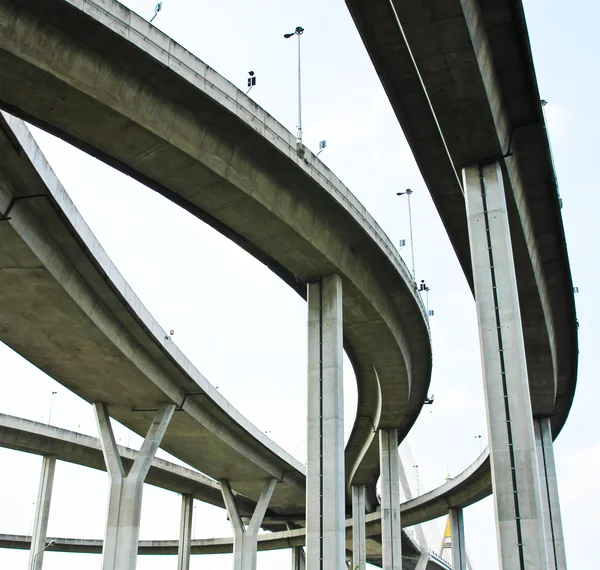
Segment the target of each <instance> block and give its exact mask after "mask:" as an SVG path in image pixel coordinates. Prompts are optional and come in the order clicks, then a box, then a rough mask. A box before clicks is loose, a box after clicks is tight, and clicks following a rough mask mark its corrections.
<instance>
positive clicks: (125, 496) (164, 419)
mask: <svg viewBox="0 0 600 570" xmlns="http://www.w3.org/2000/svg"><path fill="white" fill-rule="evenodd" d="M94 410H95V412H96V419H97V421H98V430H99V432H100V441H101V443H102V451H103V453H104V460H105V461H106V467H107V471H108V476H109V479H110V494H109V500H108V514H107V520H106V533H105V538H104V546H103V549H102V570H135V567H136V564H137V551H138V541H139V536H140V517H141V511H142V492H143V488H144V480H145V478H146V474H147V473H148V470H149V469H150V465H151V464H152V459H153V458H154V455H155V454H156V452H157V450H158V447H159V445H160V442H161V440H162V438H163V436H164V434H165V431H166V430H167V426H168V425H169V422H170V420H171V417H172V416H173V412H174V411H175V404H164V405H163V406H161V408H160V409H159V411H158V413H157V414H156V416H155V417H154V419H153V421H152V424H151V425H150V429H149V430H148V434H147V435H146V439H144V443H143V444H142V448H141V449H140V452H139V454H138V457H137V458H136V460H135V461H134V463H133V466H132V467H131V470H130V471H129V473H128V474H127V475H125V470H124V469H123V463H122V461H121V457H120V455H119V450H118V448H117V442H116V440H115V435H114V432H113V429H112V426H111V424H110V416H109V415H108V408H107V406H106V405H105V404H98V403H97V404H94Z"/></svg>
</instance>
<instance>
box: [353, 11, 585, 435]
mask: <svg viewBox="0 0 600 570" xmlns="http://www.w3.org/2000/svg"><path fill="white" fill-rule="evenodd" d="M346 4H347V6H348V9H349V10H350V13H351V15H352V17H353V19H354V22H355V24H356V27H357V29H358V31H359V33H360V35H361V37H362V39H363V42H364V44H365V47H366V48H367V51H368V53H369V55H370V57H371V60H372V62H373V65H374V66H375V69H376V71H377V73H378V75H379V77H380V79H381V82H382V84H383V87H384V89H385V91H386V93H387V95H388V98H389V100H390V103H391V105H392V107H393V109H394V111H395V113H396V116H397V117H398V120H399V122H400V124H401V126H402V128H403V130H404V133H405V135H406V138H407V140H408V143H409V145H410V147H411V150H412V152H413V154H414V156H415V159H416V161H417V164H418V166H419V168H420V170H421V174H422V175H423V178H424V180H425V183H426V184H427V187H428V189H429V191H430V193H431V196H432V198H433V200H434V202H435V204H436V207H437V209H438V212H439V214H440V216H441V218H442V221H443V223H444V225H445V227H446V230H447V232H448V235H449V237H450V240H451V241H452V244H453V246H454V249H455V251H456V254H457V256H458V259H459V260H460V263H461V265H462V267H463V271H464V273H465V277H466V278H467V280H468V282H469V284H470V285H471V288H472V287H473V271H472V266H471V252H470V249H469V239H468V233H467V218H466V210H465V198H464V192H463V183H462V178H461V169H462V168H463V167H465V166H468V165H473V164H477V163H479V164H486V163H489V162H491V161H496V160H497V161H500V162H501V163H502V165H503V170H504V172H505V176H504V178H505V182H506V183H507V184H508V186H507V187H508V188H509V190H507V202H508V209H509V218H510V225H511V238H512V243H513V252H514V258H515V269H516V272H517V281H518V289H519V302H520V309H521V315H522V321H523V333H524V337H525V347H526V356H527V369H528V376H529V383H530V391H531V400H532V406H533V412H534V415H535V416H540V417H548V416H550V417H551V420H552V428H553V429H552V431H553V435H554V437H556V436H557V435H558V433H559V431H560V429H561V428H562V426H563V425H564V422H565V421H566V418H567V415H568V413H569V409H570V406H571V402H572V400H573V396H574V392H575V385H576V377H577V359H578V341H577V318H576V314H575V303H574V299H573V283H572V279H571V272H570V267H569V260H568V255H567V248H566V243H565V234H564V229H563V224H562V218H561V214H560V200H559V195H558V187H557V181H556V174H555V172H554V167H553V164H552V157H551V152H550V146H549V142H548V134H547V130H546V124H545V121H544V116H543V111H542V106H541V104H540V94H539V90H538V86H537V80H536V77H535V70H534V66H533V58H532V53H531V46H530V44H529V36H528V32H527V25H526V22H525V15H524V11H523V6H522V2H520V1H510V0H498V1H494V2H487V1H477V0H467V1H464V0H424V1H423V0H403V1H402V2H400V1H398V0H346Z"/></svg>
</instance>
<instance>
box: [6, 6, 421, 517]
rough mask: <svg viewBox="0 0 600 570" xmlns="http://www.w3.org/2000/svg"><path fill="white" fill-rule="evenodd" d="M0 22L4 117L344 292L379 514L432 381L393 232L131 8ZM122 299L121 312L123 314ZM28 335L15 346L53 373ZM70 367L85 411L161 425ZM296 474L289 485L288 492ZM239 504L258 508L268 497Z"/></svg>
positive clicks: (364, 444)
mask: <svg viewBox="0 0 600 570" xmlns="http://www.w3.org/2000/svg"><path fill="white" fill-rule="evenodd" d="M0 17H1V20H2V22H3V24H2V26H3V27H2V28H1V30H0V32H1V33H0V106H2V107H3V108H5V109H7V110H9V111H10V112H11V113H13V114H15V115H17V116H20V117H22V118H25V119H27V120H29V121H31V122H32V123H34V124H36V125H38V126H40V127H42V128H44V129H46V130H48V131H49V132H51V133H54V134H56V135H58V136H60V137H61V138H63V139H64V140H66V141H68V142H70V143H72V144H74V145H76V146H78V147H79V148H81V149H83V150H85V151H86V152H88V153H90V154H92V155H94V156H96V157H98V158H100V159H101V160H103V161H105V162H106V163H107V164H110V165H112V166H114V167H116V168H118V169H119V170H121V171H122V172H125V173H126V174H129V175H130V176H132V177H134V178H136V179H138V180H139V181H141V182H142V183H144V184H146V185H147V186H149V187H150V188H152V189H154V190H155V191H157V192H160V193H161V194H163V195H164V196H165V197H167V198H168V199H170V200H172V201H174V202H175V203H177V204H179V205H181V206H182V207H184V208H186V209H187V210H189V211H190V212H191V213H192V214H194V215H195V216H197V217H198V218H200V219H202V220H204V221H206V222H207V223H209V224H210V225H212V226H213V227H215V228H216V229H217V230H219V231H221V232H222V233H223V234H224V235H226V236H228V237H230V238H231V239H232V240H233V241H234V242H236V243H238V244H239V245H240V246H241V247H243V248H245V249H246V250H247V251H249V252H250V253H251V254H252V255H254V256H255V257H257V258H258V259H259V260H261V261H262V262H263V263H265V264H266V265H267V266H268V267H269V268H270V269H272V270H273V271H274V272H275V273H276V274H278V275H279V276H280V277H281V278H282V279H284V280H285V281H286V282H287V283H289V284H290V286H292V287H293V288H294V289H295V290H296V291H298V292H299V293H300V294H301V295H303V296H304V295H305V292H306V283H307V282H309V281H311V280H312V279H315V278H317V277H319V276H323V275H327V274H331V273H337V274H339V275H340V276H341V277H342V281H343V291H344V301H343V320H344V346H345V348H346V351H347V353H348V355H349V357H350V360H351V361H352V364H353V366H354V369H355V372H356V376H357V383H358V392H359V396H358V410H357V415H356V419H355V423H354V429H353V431H352V434H351V436H350V440H349V442H348V445H347V447H346V473H347V482H348V484H350V483H351V482H354V483H365V484H368V485H369V490H370V494H369V496H370V501H368V502H369V503H370V505H371V506H373V505H374V504H375V496H374V489H375V481H376V479H377V476H378V472H379V458H378V452H377V444H376V441H375V439H374V432H375V430H376V429H378V428H397V429H398V430H399V438H402V437H404V435H406V433H407V432H408V430H409V429H410V427H411V426H412V424H413V423H414V421H415V419H416V417H417V415H418V413H419V411H420V409H421V407H422V405H423V402H424V399H425V397H426V392H427V387H428V385H429V379H430V374H431V349H430V341H429V332H428V326H427V319H426V316H425V311H424V307H423V304H422V302H421V300H420V298H419V295H418V293H417V292H416V290H415V287H414V284H413V282H412V279H411V277H410V275H409V273H408V271H407V270H406V267H405V265H404V263H403V262H402V260H401V258H400V256H399V254H398V253H397V252H396V250H395V248H394V247H393V246H392V244H391V243H390V242H389V240H388V239H387V237H386V236H385V235H384V234H383V232H382V231H381V229H380V228H379V227H378V226H377V224H376V223H375V222H374V220H373V219H372V218H371V217H370V216H369V215H368V213H367V212H366V211H365V210H364V208H363V207H362V206H361V205H360V204H359V203H358V202H357V201H356V199H355V198H354V197H353V196H352V195H351V193H350V192H349V191H348V189H347V188H346V187H345V186H343V185H342V183H341V182H340V181H339V180H338V179H337V178H336V177H335V176H334V175H333V174H332V173H331V172H330V171H329V170H328V169H327V168H326V167H325V166H324V165H323V164H322V163H320V162H319V160H318V159H317V158H316V157H315V156H314V155H312V154H311V153H310V152H308V151H304V149H301V151H302V152H300V153H299V152H298V151H297V148H296V141H295V138H294V137H293V135H291V134H290V133H289V132H288V131H286V130H285V129H284V128H283V127H282V126H281V125H280V124H278V123H277V122H276V121H275V120H274V119H273V118H271V117H270V116H269V115H267V114H266V113H265V111H264V110H263V109H261V108H260V107H258V106H257V105H256V104H255V103H254V102H253V101H251V100H250V99H248V98H247V97H245V96H244V95H243V93H241V92H240V91H239V90H238V89H237V88H235V87H234V86H233V85H231V84H230V83H229V82H227V81H226V80H225V79H223V78H222V77H221V76H219V75H218V74H217V73H215V72H214V71H213V70H212V69H210V68H209V67H208V66H206V65H205V64H204V63H202V62H201V61H199V60H198V59H196V58H195V57H194V56H192V55H191V54H190V53H189V52H187V51H185V50H184V49H183V48H181V47H180V46H179V45H177V44H176V43H175V42H173V41H172V40H171V39H169V38H168V37H167V36H165V35H164V34H162V33H161V32H159V31H158V30H157V29H155V28H153V27H152V26H151V25H149V24H148V23H147V22H146V21H145V20H143V19H142V18H140V17H138V16H137V15H135V14H133V13H132V12H130V11H129V10H127V9H125V8H124V7H123V6H122V5H120V4H118V3H117V2H114V1H102V2H94V1H91V0H85V1H83V2H82V1H79V0H77V1H75V0H73V1H70V0H44V1H38V0H27V1H26V2H18V3H17V2H13V1H11V0H3V1H2V2H0ZM33 29H35V33H36V38H37V39H36V42H34V43H32V42H31V41H30V37H31V36H30V33H31V31H32V30H33ZM34 44H35V45H34ZM32 93H34V94H35V95H34V96H32ZM9 152H10V151H9ZM53 184H54V183H53ZM50 187H52V184H51V186H50ZM21 193H24V191H21ZM22 206H23V207H24V208H29V207H30V206H29V205H24V203H23V205H22ZM67 209H68V210H69V211H72V210H73V209H72V207H71V206H68V207H67ZM78 223H79V222H78ZM86 247H87V246H86ZM94 247H96V246H94ZM88 249H90V248H89V247H88ZM91 251H93V249H91ZM91 263H92V264H94V263H95V262H93V261H91ZM111 272H112V273H114V272H115V270H114V269H113V268H109V269H108V271H107V270H106V268H101V271H100V273H98V274H97V275H96V277H95V279H97V280H98V281H105V276H102V274H103V273H104V274H105V275H110V274H111ZM105 286H107V287H108V288H111V285H110V284H106V285H105ZM123 286H124V287H126V286H125V284H123ZM113 290H114V288H113ZM119 296H122V292H120V291H119V292H118V294H117V295H116V297H115V298H114V301H113V302H116V303H119V304H121V302H120V301H117V297H119ZM138 305H139V302H138V301H137V300H132V306H133V307H134V308H135V307H137V306H138ZM127 312H131V311H127ZM134 312H135V311H134ZM133 319H134V320H136V319H137V316H135V315H133ZM409 330H410V334H408V331H409ZM17 335H18V333H16V334H15V335H13V336H11V335H10V334H9V335H5V336H4V337H2V339H3V340H4V341H5V342H7V344H9V345H10V346H13V347H14V348H15V349H16V350H17V351H18V352H20V353H21V354H23V355H24V356H25V357H26V358H29V359H30V360H32V361H34V362H35V361H36V360H37V361H38V362H40V363H41V357H40V356H35V355H32V354H30V353H28V351H27V347H26V346H24V345H23V343H22V342H20V341H19V338H18V336H17ZM153 336H154V338H151V339H150V340H146V341H145V342H146V343H148V344H149V345H150V344H152V345H153V346H152V349H151V350H152V351H153V352H157V351H158V353H162V354H161V356H160V361H161V364H162V363H164V365H165V366H168V367H173V366H175V368H177V367H180V365H178V364H176V363H173V359H172V356H173V355H172V354H171V351H170V350H169V349H168V347H165V346H164V343H163V342H162V338H163V336H164V335H163V332H162V331H156V334H155V335H153ZM47 364H49V363H47ZM65 364H66V363H65V362H64V361H63V362H62V363H58V362H53V363H52V365H51V366H46V367H45V368H44V367H43V366H42V367H43V368H44V369H45V370H46V371H48V372H49V373H50V374H51V375H52V376H53V377H55V378H56V379H57V380H59V381H61V382H63V383H64V384H65V385H67V386H68V387H70V388H71V389H72V390H74V391H75V392H76V393H78V394H79V395H81V396H82V397H83V398H85V399H88V400H91V399H93V398H98V397H100V396H102V397H106V399H107V402H108V403H109V406H110V411H111V414H112V415H113V417H115V418H116V419H118V420H119V421H121V422H122V423H124V424H125V425H127V426H128V427H131V428H132V429H134V431H136V432H138V433H142V432H143V431H144V428H145V426H147V424H148V417H147V416H146V417H144V416H143V413H141V412H131V409H132V408H133V407H145V408H155V407H156V404H157V399H160V398H162V397H163V396H161V395H160V394H156V395H155V396H153V397H149V392H148V391H146V390H144V394H143V395H142V394H141V393H140V392H139V391H136V393H135V394H134V393H130V394H127V393H122V395H121V396H117V394H119V391H115V390H113V389H110V388H108V387H110V386H112V383H113V382H114V381H110V380H109V379H108V378H103V379H102V381H100V380H99V381H98V382H97V383H96V385H95V389H96V390H98V386H100V385H103V386H107V389H106V391H105V392H103V393H98V392H96V393H92V392H90V390H89V389H88V386H87V385H86V384H85V383H84V382H83V381H81V380H77V379H76V378H75V376H77V377H78V378H81V375H80V374H77V375H74V374H73V373H72V372H71V371H69V370H66V369H64V368H61V367H63V366H64V365H65ZM186 366H187V365H185V366H183V368H184V369H185V368H186ZM111 376H112V375H111ZM112 377H114V376H112ZM185 382H187V381H185ZM185 382H184V383H183V384H182V386H180V387H179V388H178V389H177V397H173V396H171V400H172V401H176V402H183V400H184V398H185V405H186V406H188V405H189V406H191V405H193V406H198V405H205V402H206V405H210V406H212V404H209V402H210V401H211V400H213V394H212V393H211V395H210V396H209V397H208V398H206V399H205V393H207V392H208V390H204V389H202V390H201V392H203V393H202V394H200V395H198V396H194V395H193V390H196V388H195V387H193V386H191V387H190V388H191V390H192V391H189V390H186V389H185V388H183V385H184V384H185ZM128 384H130V385H131V386H134V384H133V383H128ZM138 397H139V399H138ZM214 397H215V398H217V399H218V395H216V394H214ZM200 401H201V402H203V403H202V404H199V403H197V402H200ZM192 402H194V403H193V404H192ZM211 413H214V414H215V415H217V416H218V415H220V414H221V412H220V411H219V410H218V409H215V410H214V412H211ZM175 431H176V430H173V433H174V435H175ZM179 441H180V440H179ZM165 443H166V445H167V447H166V449H168V450H169V451H170V452H171V453H173V454H174V455H176V456H178V457H181V458H182V459H184V460H185V461H187V462H188V463H190V464H192V465H194V461H195V460H194V459H193V457H192V453H191V452H190V449H191V446H185V447H186V449H183V447H184V446H183V445H182V444H181V443H179V444H177V443H175V438H174V439H173V441H171V440H169V441H166V442H165ZM176 448H177V449H176ZM288 463H289V462H288ZM196 465H197V466H199V464H198V463H197V462H196ZM232 465H233V463H232V464H231V465H230V466H229V467H231V466H232ZM297 469H299V468H298V467H295V468H294V469H292V470H291V471H288V470H287V469H282V470H280V471H279V476H281V474H282V473H283V472H286V473H292V472H294V471H295V470H297ZM213 475H215V476H216V472H214V471H213ZM286 476H287V477H290V476H291V475H286ZM294 477H296V476H295V475H294ZM250 479H252V477H251V478H250ZM254 479H256V477H254ZM296 479H298V480H299V481H301V480H302V477H299V478H298V477H296ZM238 481H239V482H240V484H241V479H238ZM300 486H301V483H300ZM240 490H241V491H242V492H243V493H244V494H248V495H249V496H256V495H257V491H258V489H257V488H253V489H250V488H245V489H240ZM279 493H280V491H279V490H277V491H276V495H277V494H279ZM298 497H300V495H298ZM294 502H295V501H294V500H291V499H290V500H288V501H282V502H281V507H282V508H283V509H284V510H286V509H287V510H289V511H290V512H292V511H294V510H295V509H296V510H297V509H300V510H301V509H302V508H303V507H302V505H301V502H300V501H298V502H296V504H293V503H294ZM278 503H279V500H278V499H276V498H275V497H274V503H273V504H274V505H278ZM274 508H276V507H274Z"/></svg>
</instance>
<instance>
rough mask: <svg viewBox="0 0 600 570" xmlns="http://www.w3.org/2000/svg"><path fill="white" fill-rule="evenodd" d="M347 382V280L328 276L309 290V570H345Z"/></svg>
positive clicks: (307, 531)
mask: <svg viewBox="0 0 600 570" xmlns="http://www.w3.org/2000/svg"><path fill="white" fill-rule="evenodd" d="M342 380H343V336H342V280H341V278H340V276H339V275H328V276H325V277H322V278H320V279H318V280H317V281H314V282H312V283H309V285H308V421H307V464H306V471H307V475H306V565H307V568H308V570H344V569H345V567H346V544H345V496H344V495H345V489H344V486H345V480H344V401H343V382H342Z"/></svg>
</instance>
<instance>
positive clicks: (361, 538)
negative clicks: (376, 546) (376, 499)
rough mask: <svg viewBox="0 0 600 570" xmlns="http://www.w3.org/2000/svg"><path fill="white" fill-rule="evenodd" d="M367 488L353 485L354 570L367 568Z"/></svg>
mask: <svg viewBox="0 0 600 570" xmlns="http://www.w3.org/2000/svg"><path fill="white" fill-rule="evenodd" d="M365 493H366V490H365V486H364V485H352V568H353V570H365V569H366V567H367V537H366V518H367V516H366V515H367V511H366V506H365Z"/></svg>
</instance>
